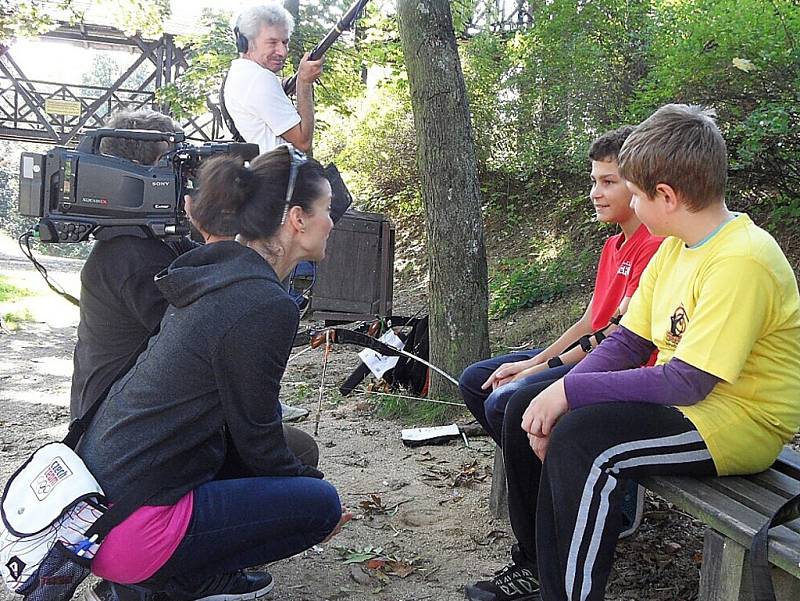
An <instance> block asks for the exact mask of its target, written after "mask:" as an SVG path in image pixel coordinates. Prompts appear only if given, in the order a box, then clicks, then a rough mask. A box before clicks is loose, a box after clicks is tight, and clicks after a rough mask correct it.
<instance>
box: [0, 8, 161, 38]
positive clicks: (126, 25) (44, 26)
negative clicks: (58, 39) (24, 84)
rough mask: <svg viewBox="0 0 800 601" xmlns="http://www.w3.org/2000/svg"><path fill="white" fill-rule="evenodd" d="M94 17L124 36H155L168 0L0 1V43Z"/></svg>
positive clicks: (86, 20) (158, 30) (158, 32)
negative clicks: (116, 29) (58, 23)
mask: <svg viewBox="0 0 800 601" xmlns="http://www.w3.org/2000/svg"><path fill="white" fill-rule="evenodd" d="M93 11H94V12H93ZM96 14H100V15H103V17H104V19H105V21H106V22H107V24H109V25H113V26H114V27H118V28H120V29H122V30H123V31H125V32H127V33H130V34H133V33H136V32H140V33H143V34H145V35H146V36H158V35H160V34H161V32H162V31H163V24H164V21H165V19H166V18H167V17H168V16H169V14H170V6H169V0H95V1H94V2H90V3H84V2H81V3H79V2H76V1H75V0H55V1H53V0H0V44H8V43H10V42H12V41H13V40H14V39H16V38H22V37H31V36H36V35H40V34H42V33H45V32H47V31H50V30H51V29H53V28H54V27H55V26H56V24H57V22H58V21H67V22H70V23H83V22H91V21H92V18H93V16H94V15H96ZM87 15H88V16H87ZM95 18H96V17H95Z"/></svg>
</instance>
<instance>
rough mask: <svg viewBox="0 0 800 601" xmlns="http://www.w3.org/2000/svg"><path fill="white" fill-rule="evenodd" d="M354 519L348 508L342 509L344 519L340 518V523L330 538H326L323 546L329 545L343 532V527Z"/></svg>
mask: <svg viewBox="0 0 800 601" xmlns="http://www.w3.org/2000/svg"><path fill="white" fill-rule="evenodd" d="M352 519H353V514H352V513H350V512H349V511H347V508H346V507H342V517H340V518H339V522H338V523H337V524H336V527H335V528H334V529H333V532H331V533H330V534H329V535H328V536H326V537H325V540H324V541H322V544H324V543H327V542H328V541H329V540H331V539H332V538H333V537H334V536H336V535H337V534H339V533H340V532H341V531H342V526H344V525H345V524H346V523H347V522H349V521H350V520H352Z"/></svg>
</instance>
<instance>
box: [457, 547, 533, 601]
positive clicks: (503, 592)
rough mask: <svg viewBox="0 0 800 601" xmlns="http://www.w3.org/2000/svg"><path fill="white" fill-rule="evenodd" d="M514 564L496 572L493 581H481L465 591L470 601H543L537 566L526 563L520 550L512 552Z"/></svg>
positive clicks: (468, 586) (516, 548)
mask: <svg viewBox="0 0 800 601" xmlns="http://www.w3.org/2000/svg"><path fill="white" fill-rule="evenodd" d="M511 558H512V563H510V564H508V565H507V566H506V567H504V568H503V569H501V570H498V571H497V572H495V575H494V578H492V579H491V580H479V581H478V582H476V583H475V584H470V585H467V586H466V588H465V589H464V592H465V593H466V597H467V599H469V600H470V601H541V599H542V597H541V595H540V594H539V578H538V573H537V569H536V565H535V564H531V563H530V562H527V561H525V558H524V557H522V553H521V552H520V551H519V548H518V547H517V546H516V545H514V548H513V549H512V550H511Z"/></svg>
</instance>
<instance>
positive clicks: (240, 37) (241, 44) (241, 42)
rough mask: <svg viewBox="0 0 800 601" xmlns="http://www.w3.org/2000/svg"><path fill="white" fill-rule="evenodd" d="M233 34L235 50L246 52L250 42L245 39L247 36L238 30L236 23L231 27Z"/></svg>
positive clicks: (240, 52) (241, 52)
mask: <svg viewBox="0 0 800 601" xmlns="http://www.w3.org/2000/svg"><path fill="white" fill-rule="evenodd" d="M233 35H234V37H235V38H236V50H238V51H239V54H244V53H245V52H247V48H248V47H249V46H250V42H248V41H247V36H246V35H244V34H243V33H241V32H240V31H239V26H238V25H237V26H236V27H234V28H233Z"/></svg>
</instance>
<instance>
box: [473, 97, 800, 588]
mask: <svg viewBox="0 0 800 601" xmlns="http://www.w3.org/2000/svg"><path fill="white" fill-rule="evenodd" d="M619 167H620V174H621V175H622V177H624V178H625V179H626V180H627V182H628V187H629V188H630V190H631V192H632V193H633V198H632V200H631V205H632V206H633V208H634V210H635V212H636V215H637V216H638V217H639V219H640V220H641V221H642V223H644V224H645V225H646V226H647V228H648V229H649V230H650V232H651V233H653V234H654V235H657V236H671V237H669V238H667V239H666V240H665V241H664V243H663V244H662V245H661V248H660V249H659V250H658V251H657V252H656V254H655V256H654V257H653V259H652V260H651V261H650V264H649V265H648V267H647V268H646V269H645V271H644V273H643V274H642V279H641V282H640V285H639V289H638V290H637V292H636V293H635V294H634V295H633V298H632V299H631V303H630V306H629V308H628V311H627V313H626V314H625V316H624V317H623V319H622V322H621V324H620V328H618V329H617V331H615V332H614V333H613V334H612V335H611V336H609V337H608V338H607V339H605V340H604V341H603V343H602V344H600V345H599V346H598V348H597V349H596V350H595V351H593V352H592V353H591V354H590V355H589V356H588V357H586V358H585V359H584V360H583V361H582V362H581V363H580V364H579V365H578V366H577V367H575V368H574V369H573V370H572V371H571V372H570V373H569V374H568V375H566V376H565V377H564V378H563V379H561V380H558V381H555V382H552V383H550V384H547V383H545V384H540V385H538V386H537V387H531V388H529V389H527V390H520V391H518V392H517V393H516V394H515V395H514V397H512V398H511V400H510V401H509V404H508V408H507V409H506V422H505V423H504V425H503V428H504V432H505V433H507V435H506V438H505V439H504V441H503V450H504V460H505V466H506V472H507V478H508V487H509V513H510V516H511V524H512V527H513V530H514V534H515V536H516V538H517V542H518V544H517V546H516V547H515V549H514V553H513V560H514V562H513V563H512V564H511V565H510V566H509V567H508V568H506V569H505V570H504V571H502V572H501V573H499V574H498V575H497V576H496V577H495V579H494V580H492V581H483V582H478V583H476V584H475V585H473V586H468V587H467V596H468V597H469V598H470V599H480V600H481V601H501V600H503V601H508V600H514V601H534V600H538V599H544V600H545V601H563V600H567V599H568V600H570V601H597V600H601V599H603V595H604V592H605V587H606V581H607V579H608V574H609V572H610V570H611V564H612V561H613V556H614V548H615V546H616V541H617V535H618V533H619V531H620V527H621V523H622V520H621V512H620V505H621V501H622V494H623V492H624V491H623V487H622V486H619V482H620V480H621V479H623V478H630V479H634V480H635V479H639V478H642V477H644V476H648V475H689V476H716V475H726V474H747V473H753V472H758V471H761V470H763V469H766V468H767V467H769V465H770V464H771V463H772V462H773V461H774V460H775V458H776V456H777V455H778V453H779V452H780V450H781V447H782V446H783V444H784V443H785V442H787V441H789V440H790V439H791V437H792V435H793V433H794V432H796V431H797V428H798V425H800V295H798V290H797V282H796V280H795V277H794V273H793V272H792V269H791V267H790V266H789V263H788V261H787V260H786V258H785V256H784V255H783V253H782V252H781V249H780V248H779V247H778V245H777V243H776V242H775V240H774V239H773V238H772V237H771V236H770V235H769V234H768V233H766V232H765V231H764V230H762V229H760V228H758V227H757V226H756V225H754V224H753V222H752V221H751V220H750V218H749V217H748V216H747V215H744V214H736V213H732V212H730V211H729V210H728V208H727V206H726V205H725V197H724V194H725V183H726V178H727V151H726V148H725V141H724V140H723V138H722V135H721V134H720V132H719V130H718V129H717V126H716V124H715V123H714V121H713V119H712V118H711V116H710V114H709V113H708V112H707V111H704V110H702V109H700V108H699V107H691V106H686V105H667V106H664V107H662V108H661V109H659V110H658V111H656V112H655V113H654V114H653V115H652V116H651V117H650V118H648V119H647V120H645V121H644V122H643V123H641V124H640V125H639V126H638V127H637V129H636V131H635V132H634V133H633V134H631V135H630V137H629V138H628V139H627V140H626V142H625V144H624V146H623V147H622V150H621V152H620V156H619ZM654 349H657V350H658V361H657V363H656V365H655V366H653V367H646V368H639V367H638V366H639V365H641V364H642V363H643V360H644V359H646V358H647V357H648V356H649V355H650V353H651V352H652V351H653V350H654ZM531 399H533V400H531ZM520 422H521V423H522V428H519V424H520ZM513 426H516V427H513ZM531 448H532V449H533V453H531ZM530 574H534V575H536V577H537V579H538V582H539V584H540V587H541V588H540V590H533V588H534V587H531V586H530V582H531V579H530ZM523 582H525V583H526V587H524V588H523V587H522V586H518V585H519V584H520V583H523ZM470 595H472V596H470Z"/></svg>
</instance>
